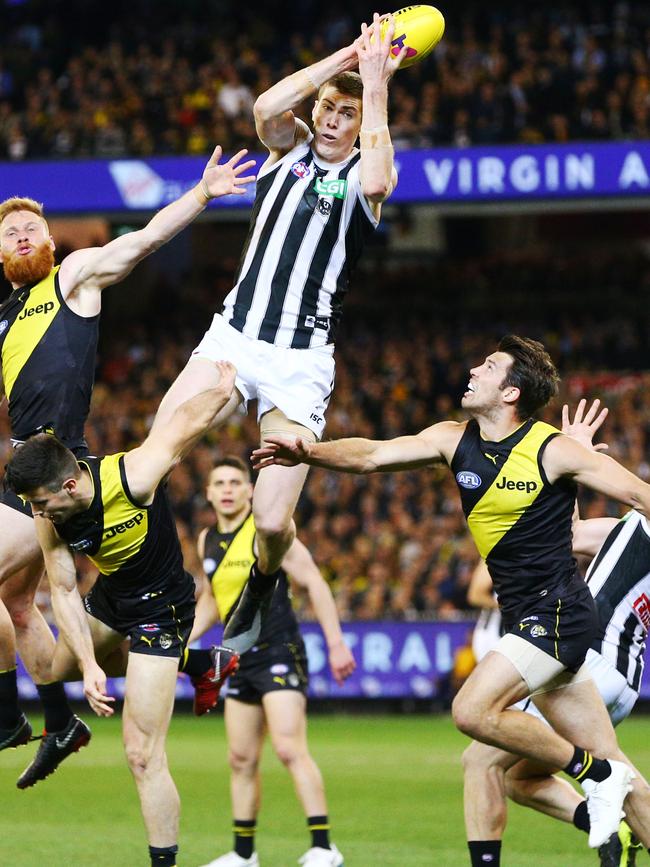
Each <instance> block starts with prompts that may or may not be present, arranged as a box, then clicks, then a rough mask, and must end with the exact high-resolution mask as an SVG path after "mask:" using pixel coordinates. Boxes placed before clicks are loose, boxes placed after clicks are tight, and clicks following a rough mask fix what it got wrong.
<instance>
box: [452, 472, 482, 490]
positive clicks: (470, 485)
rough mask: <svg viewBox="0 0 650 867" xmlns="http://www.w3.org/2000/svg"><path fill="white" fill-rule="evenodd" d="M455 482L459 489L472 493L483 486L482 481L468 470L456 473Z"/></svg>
mask: <svg viewBox="0 0 650 867" xmlns="http://www.w3.org/2000/svg"><path fill="white" fill-rule="evenodd" d="M456 481H457V482H458V484H459V485H460V486H461V488H467V490H468V491H474V490H475V489H476V488H480V487H481V485H482V484H483V479H482V478H481V477H480V476H477V475H476V473H471V472H470V471H469V470H462V472H460V473H456Z"/></svg>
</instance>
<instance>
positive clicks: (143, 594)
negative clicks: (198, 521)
mask: <svg viewBox="0 0 650 867" xmlns="http://www.w3.org/2000/svg"><path fill="white" fill-rule="evenodd" d="M79 463H80V465H81V467H82V469H86V470H87V471H88V472H89V473H90V475H91V478H92V481H93V485H94V494H93V499H92V501H91V503H90V506H89V507H88V508H87V509H86V510H85V511H83V512H81V513H78V514H76V515H73V516H72V517H71V518H70V519H69V520H67V521H65V522H63V523H61V524H55V525H54V526H55V529H56V531H57V533H58V534H59V536H61V538H62V539H64V540H65V541H66V542H67V543H68V545H69V547H70V548H71V549H72V550H73V551H76V552H79V553H83V554H86V556H87V557H88V558H89V559H90V560H91V561H92V562H93V563H94V564H95V566H96V567H97V569H98V570H99V572H100V575H102V576H104V581H105V586H106V587H107V588H109V589H110V591H111V593H112V594H114V595H115V598H116V599H118V600H119V599H120V598H129V599H131V598H132V597H133V596H134V595H137V596H138V597H140V598H147V599H149V598H154V597H155V596H157V595H158V594H160V593H162V592H164V591H166V590H169V588H170V587H171V586H173V585H174V584H176V583H182V582H184V580H185V579H184V570H183V555H182V553H181V546H180V542H179V540H178V534H177V532H176V524H175V522H174V517H173V515H172V511H171V507H170V505H169V502H168V500H167V493H166V490H165V486H164V485H159V486H158V488H157V490H156V493H155V496H154V499H153V502H152V503H151V504H150V505H149V506H142V505H140V504H139V503H138V502H137V501H135V500H134V499H133V497H132V495H131V492H130V491H129V485H128V481H127V478H126V475H125V471H124V454H123V453H120V454H115V455H107V456H106V457H103V458H95V457H88V458H85V459H83V460H80V461H79Z"/></svg>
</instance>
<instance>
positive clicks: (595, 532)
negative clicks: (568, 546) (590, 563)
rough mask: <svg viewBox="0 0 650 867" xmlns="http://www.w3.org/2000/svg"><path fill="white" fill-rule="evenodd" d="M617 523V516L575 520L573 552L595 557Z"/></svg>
mask: <svg viewBox="0 0 650 867" xmlns="http://www.w3.org/2000/svg"><path fill="white" fill-rule="evenodd" d="M617 524H618V519H617V518H588V519H587V520H584V521H582V520H578V521H576V522H575V523H574V525H573V553H574V554H580V555H583V556H585V557H595V556H596V554H597V553H598V551H599V550H600V548H601V547H602V544H603V542H604V541H605V539H606V538H607V537H608V536H609V534H610V533H611V532H612V530H613V529H614V527H615V526H616V525H617Z"/></svg>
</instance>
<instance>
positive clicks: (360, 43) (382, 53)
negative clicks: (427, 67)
mask: <svg viewBox="0 0 650 867" xmlns="http://www.w3.org/2000/svg"><path fill="white" fill-rule="evenodd" d="M384 18H387V19H388V27H387V28H386V31H385V33H384V35H383V38H381V36H380V34H381V22H382V21H383V20H384ZM394 35H395V19H394V18H393V16H392V15H388V16H383V17H382V16H380V15H379V13H378V12H375V14H374V15H373V20H372V24H371V25H370V27H368V25H367V24H362V25H361V36H359V37H357V39H356V40H355V42H354V46H355V48H356V51H357V57H358V58H359V74H360V75H361V78H362V79H363V83H364V85H366V86H367V85H370V84H385V83H386V82H388V81H389V80H390V79H391V78H392V77H393V75H394V74H395V72H396V71H397V70H398V69H399V65H400V63H401V62H402V60H403V59H404V58H405V57H406V54H407V52H408V48H407V47H406V45H403V46H402V48H401V49H400V51H399V54H396V55H393V53H392V51H391V47H392V46H391V42H392V41H393V36H394Z"/></svg>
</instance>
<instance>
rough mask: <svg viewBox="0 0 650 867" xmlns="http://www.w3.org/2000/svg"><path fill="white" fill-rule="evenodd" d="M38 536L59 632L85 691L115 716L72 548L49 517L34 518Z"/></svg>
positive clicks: (98, 708) (101, 710)
mask: <svg viewBox="0 0 650 867" xmlns="http://www.w3.org/2000/svg"><path fill="white" fill-rule="evenodd" d="M34 526H35V528H36V535H37V537H38V541H39V543H40V546H41V549H42V551H43V558H44V560H45V568H46V570H47V577H48V579H49V582H50V592H51V596H52V609H53V611H54V617H55V619H56V624H57V626H58V627H59V632H60V634H61V637H62V638H63V640H64V641H65V643H66V644H67V645H68V647H69V648H70V651H71V652H72V653H73V654H74V656H75V658H76V659H77V662H78V663H79V670H80V671H81V673H82V675H83V683H84V694H85V696H86V698H87V699H88V703H89V704H90V706H91V707H92V709H93V710H94V711H95V713H96V714H97V715H98V716H111V715H112V714H113V707H112V706H111V703H112V702H113V701H115V699H114V698H112V697H111V696H109V695H107V694H106V675H105V674H104V672H103V671H102V669H101V668H100V667H99V665H98V664H97V660H96V659H95V650H94V647H93V640H92V636H91V634H90V627H89V626H88V619H87V618H86V612H85V611H84V607H83V603H82V601H81V596H80V595H79V591H78V589H77V572H76V569H75V565H74V560H73V558H72V554H71V553H70V549H69V548H68V546H67V545H66V544H65V542H63V540H62V539H61V538H60V536H59V535H58V534H57V532H56V530H55V529H54V526H53V525H52V523H51V522H50V521H48V520H47V519H45V518H38V517H36V518H34Z"/></svg>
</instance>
